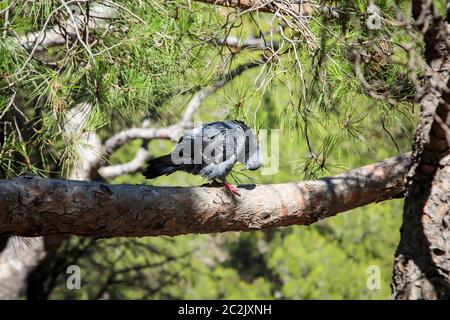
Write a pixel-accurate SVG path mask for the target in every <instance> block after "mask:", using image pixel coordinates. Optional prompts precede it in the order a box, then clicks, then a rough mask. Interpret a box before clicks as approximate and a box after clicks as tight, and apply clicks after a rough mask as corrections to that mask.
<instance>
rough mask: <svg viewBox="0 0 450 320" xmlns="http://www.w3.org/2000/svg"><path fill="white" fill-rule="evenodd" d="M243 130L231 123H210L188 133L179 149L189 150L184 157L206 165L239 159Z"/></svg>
mask: <svg viewBox="0 0 450 320" xmlns="http://www.w3.org/2000/svg"><path fill="white" fill-rule="evenodd" d="M243 134H244V133H243V130H242V128H241V127H240V126H238V125H236V124H234V123H233V122H231V121H224V122H210V123H207V124H205V125H203V126H201V127H197V128H194V129H191V130H189V131H187V132H186V133H185V134H184V135H183V137H182V138H181V139H180V141H179V142H178V145H177V148H181V149H183V150H188V152H186V151H185V152H184V157H189V158H190V159H191V161H194V163H197V164H198V162H199V161H202V163H204V164H209V163H221V162H224V161H226V160H228V159H230V158H231V157H233V155H234V157H237V154H238V152H239V150H240V149H242V146H243V145H244V144H243V143H242V141H241V140H242V137H243Z"/></svg>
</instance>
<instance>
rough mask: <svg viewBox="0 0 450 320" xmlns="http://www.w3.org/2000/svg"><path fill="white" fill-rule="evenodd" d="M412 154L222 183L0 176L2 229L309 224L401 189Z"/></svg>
mask: <svg viewBox="0 0 450 320" xmlns="http://www.w3.org/2000/svg"><path fill="white" fill-rule="evenodd" d="M409 163H410V155H409V154H404V155H402V156H399V157H395V158H390V159H387V160H385V161H382V162H378V163H375V164H372V165H367V166H364V167H361V168H358V169H354V170H351V171H348V172H346V173H343V174H339V175H336V176H333V177H328V178H323V179H320V180H315V181H304V182H292V183H286V184H276V185H261V186H248V185H247V186H240V188H241V192H242V198H238V199H236V198H234V197H233V196H232V195H230V194H228V193H226V192H225V190H224V189H223V188H213V187H192V188H182V187H150V186H145V185H138V186H132V185H107V184H103V183H98V182H88V181H73V180H56V179H44V178H40V177H36V176H31V177H30V176H27V177H19V178H14V179H9V180H0V212H2V215H0V235H4V234H5V235H12V234H15V235H23V236H42V235H49V234H60V233H63V234H75V235H85V236H88V235H89V236H95V237H119V236H130V237H131V236H160V235H169V236H175V235H180V234H187V233H214V232H226V231H252V230H262V229H268V228H274V227H282V226H289V225H309V224H312V223H314V222H317V221H319V220H321V219H325V218H327V217H331V216H334V215H336V214H338V213H340V212H344V211H347V210H350V209H353V208H356V207H359V206H363V205H366V204H369V203H373V202H379V201H384V200H388V199H392V198H395V197H398V196H399V194H402V192H403V191H404V184H405V176H406V173H407V172H408V169H409Z"/></svg>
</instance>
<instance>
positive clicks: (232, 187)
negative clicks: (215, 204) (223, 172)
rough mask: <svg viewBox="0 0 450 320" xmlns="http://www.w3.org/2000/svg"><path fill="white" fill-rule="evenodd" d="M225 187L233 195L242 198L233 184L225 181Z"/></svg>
mask: <svg viewBox="0 0 450 320" xmlns="http://www.w3.org/2000/svg"><path fill="white" fill-rule="evenodd" d="M223 186H224V187H225V188H226V189H228V190H229V191H230V192H231V193H233V194H235V195H237V196H238V197H240V196H241V193H240V192H239V191H238V189H236V188H235V187H234V186H232V185H231V184H229V183H228V182H226V181H224V182H223Z"/></svg>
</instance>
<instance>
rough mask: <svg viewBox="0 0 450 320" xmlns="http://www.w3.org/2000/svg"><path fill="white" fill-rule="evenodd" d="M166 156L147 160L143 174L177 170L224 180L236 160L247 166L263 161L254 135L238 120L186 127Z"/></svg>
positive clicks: (253, 168) (253, 166) (153, 175)
mask: <svg viewBox="0 0 450 320" xmlns="http://www.w3.org/2000/svg"><path fill="white" fill-rule="evenodd" d="M168 158H169V157H168V155H166V156H163V157H160V158H156V159H152V160H150V161H149V162H148V167H147V169H146V170H145V172H144V175H145V176H146V177H148V178H154V177H156V176H159V175H164V174H170V173H173V172H175V171H179V170H180V171H185V172H188V173H191V174H195V175H201V176H202V177H203V178H205V179H208V180H213V179H219V180H222V181H223V180H225V177H226V176H227V175H228V174H229V173H230V171H231V170H232V168H233V166H234V165H235V163H236V162H237V161H239V162H241V163H244V164H245V165H246V168H247V169H250V170H255V169H257V168H259V167H260V166H261V162H262V157H261V151H260V148H259V144H258V141H257V138H256V136H255V135H254V134H253V132H252V131H251V130H250V129H249V128H248V126H247V125H246V124H245V123H243V122H242V121H238V120H231V121H220V122H210V123H206V124H204V125H202V126H199V127H196V128H193V129H191V130H189V131H187V132H186V133H185V134H184V135H183V136H182V137H181V138H180V140H179V141H178V144H177V145H176V147H175V148H174V150H173V151H172V152H171V154H170V159H171V160H170V162H169V163H168V160H167V159H168ZM158 159H160V160H158Z"/></svg>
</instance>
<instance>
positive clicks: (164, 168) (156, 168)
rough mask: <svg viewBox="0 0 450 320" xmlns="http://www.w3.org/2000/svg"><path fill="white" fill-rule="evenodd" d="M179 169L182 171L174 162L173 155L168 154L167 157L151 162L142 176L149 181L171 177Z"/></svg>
mask: <svg viewBox="0 0 450 320" xmlns="http://www.w3.org/2000/svg"><path fill="white" fill-rule="evenodd" d="M179 169H181V168H180V166H179V165H176V164H174V163H173V162H172V157H171V155H170V154H166V155H165V156H161V157H158V158H154V159H151V160H149V161H148V162H147V167H146V168H145V170H144V171H143V172H142V174H143V175H144V176H145V177H146V178H148V179H153V178H156V177H159V176H163V175H169V174H171V173H174V172H175V171H177V170H179Z"/></svg>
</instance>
